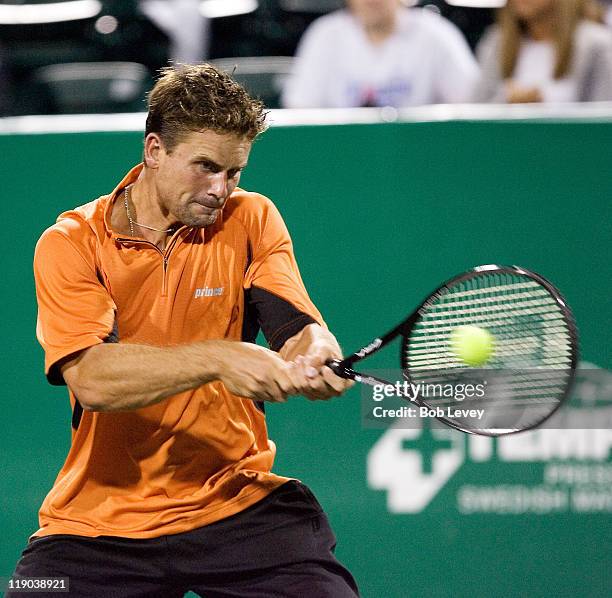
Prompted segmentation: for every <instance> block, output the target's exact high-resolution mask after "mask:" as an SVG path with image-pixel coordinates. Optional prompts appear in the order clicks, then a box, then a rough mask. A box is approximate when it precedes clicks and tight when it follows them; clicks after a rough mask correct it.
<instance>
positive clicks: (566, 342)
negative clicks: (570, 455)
mask: <svg viewBox="0 0 612 598" xmlns="http://www.w3.org/2000/svg"><path fill="white" fill-rule="evenodd" d="M420 316H421V317H420V319H419V321H418V322H417V323H416V324H415V326H414V327H413V329H412V331H411V333H410V335H409V337H408V338H407V339H406V341H405V345H404V367H405V372H406V374H407V375H408V377H409V378H410V380H411V382H414V383H421V384H422V385H427V384H432V385H435V384H437V385H439V386H440V387H443V386H445V385H449V384H451V385H454V386H455V387H457V385H461V384H463V385H466V384H468V385H469V384H472V385H474V384H478V381H480V382H481V383H482V381H483V379H485V378H486V384H487V387H486V391H485V393H484V396H479V397H466V398H464V399H461V400H457V398H456V397H450V398H449V397H446V396H436V394H435V393H433V395H434V396H428V397H424V398H422V400H423V402H424V403H426V404H427V405H430V406H432V407H445V408H446V407H453V408H459V409H463V410H464V411H462V413H465V412H467V411H468V410H470V409H472V408H478V407H480V408H482V407H485V409H486V416H485V417H484V418H482V417H481V416H479V419H478V421H474V420H472V419H470V418H472V416H467V415H466V416H460V417H459V419H457V420H456V421H457V422H458V423H460V425H462V426H463V427H465V428H467V429H470V428H471V429H498V428H508V429H519V428H524V427H528V426H529V425H530V424H531V423H532V422H537V421H541V420H542V419H545V418H546V416H547V415H548V414H549V413H550V412H551V411H552V410H554V408H555V406H556V405H557V404H558V403H559V402H560V401H561V400H562V398H563V396H564V392H565V389H566V386H567V382H568V380H569V376H570V371H571V364H572V359H573V358H574V353H575V348H574V344H573V337H572V333H571V331H570V328H569V326H568V322H567V315H566V313H565V312H564V310H563V309H562V307H561V306H560V305H559V302H558V301H557V299H556V298H555V297H554V296H553V295H552V294H551V293H550V292H549V291H548V289H546V288H545V287H543V286H542V285H540V284H539V283H538V282H536V281H534V280H532V279H531V278H530V277H528V276H526V275H522V274H519V273H514V272H490V273H489V272H486V273H483V272H481V273H477V274H475V275H474V276H473V277H471V278H468V279H467V280H462V281H460V282H458V283H455V284H452V285H450V286H447V287H446V288H445V290H444V292H442V293H440V294H439V295H438V296H437V297H436V298H435V299H433V300H431V301H429V302H428V303H427V304H426V305H425V307H424V308H423V309H422V310H421V312H420ZM466 325H471V326H478V327H480V328H484V329H486V330H488V331H489V333H490V334H491V335H492V337H493V339H494V344H493V353H492V355H491V356H490V358H489V359H488V360H487V361H486V363H485V364H483V366H482V367H483V369H475V368H473V367H470V366H469V365H468V364H466V363H465V362H464V361H462V360H461V359H460V358H459V356H457V355H456V354H455V352H454V350H453V346H452V344H451V340H450V338H451V333H452V331H453V330H454V329H456V328H457V327H459V326H466Z"/></svg>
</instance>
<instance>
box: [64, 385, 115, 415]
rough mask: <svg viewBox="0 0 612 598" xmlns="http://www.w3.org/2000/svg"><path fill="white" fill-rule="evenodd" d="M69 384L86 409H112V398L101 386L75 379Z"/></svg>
mask: <svg viewBox="0 0 612 598" xmlns="http://www.w3.org/2000/svg"><path fill="white" fill-rule="evenodd" d="M67 384H68V388H70V390H71V392H72V394H73V395H74V397H75V399H76V400H77V401H78V402H79V404H80V405H81V407H83V410H84V411H112V409H111V408H110V404H111V401H110V398H109V397H108V396H107V395H106V393H104V392H103V391H102V390H100V389H99V388H95V387H94V386H93V385H89V384H87V383H82V382H79V381H75V380H73V381H72V382H68V381H67Z"/></svg>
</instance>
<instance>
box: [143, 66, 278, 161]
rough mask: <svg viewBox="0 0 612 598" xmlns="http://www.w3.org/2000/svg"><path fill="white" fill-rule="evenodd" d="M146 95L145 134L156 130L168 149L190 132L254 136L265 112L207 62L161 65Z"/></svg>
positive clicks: (263, 122)
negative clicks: (207, 131)
mask: <svg viewBox="0 0 612 598" xmlns="http://www.w3.org/2000/svg"><path fill="white" fill-rule="evenodd" d="M160 74H161V76H160V78H159V79H158V80H157V82H156V83H155V85H154V86H153V89H152V90H151V91H150V92H149V96H148V109H149V112H148V115H147V123H146V127H145V138H146V136H147V135H148V134H149V133H157V134H158V135H159V136H160V137H161V140H162V142H163V143H164V145H165V146H166V149H167V150H168V151H172V149H173V148H174V147H175V146H176V145H177V144H178V143H180V141H181V140H182V139H183V138H184V137H185V136H186V135H188V134H189V133H190V132H192V131H202V130H211V131H215V132H216V133H230V134H234V135H237V136H240V137H246V138H247V139H249V140H250V141H252V140H254V139H255V137H257V136H258V135H259V134H260V133H262V132H263V131H265V129H266V127H267V125H266V110H265V107H264V105H263V103H262V102H260V101H259V100H256V99H254V98H252V97H251V96H250V95H249V94H248V93H247V91H246V90H245V89H244V87H242V86H241V85H240V84H238V83H236V81H234V80H233V79H232V78H231V77H230V75H228V74H227V73H226V72H224V71H221V70H219V69H217V68H215V67H214V66H212V65H210V64H196V65H187V64H181V65H177V66H176V67H166V68H163V69H161V71H160Z"/></svg>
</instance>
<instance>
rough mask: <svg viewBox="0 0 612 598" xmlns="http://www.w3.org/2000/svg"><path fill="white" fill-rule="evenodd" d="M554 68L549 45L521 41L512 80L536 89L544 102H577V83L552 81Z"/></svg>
mask: <svg viewBox="0 0 612 598" xmlns="http://www.w3.org/2000/svg"><path fill="white" fill-rule="evenodd" d="M554 68H555V48H554V47H553V45H552V44H551V43H549V42H537V41H533V40H523V42H522V43H521V50H520V52H519V55H518V59H517V61H516V67H515V68H514V74H513V76H512V80H513V81H514V82H515V83H518V84H520V85H521V86H524V87H537V88H538V89H539V90H540V93H541V94H542V100H543V101H544V102H547V103H551V104H554V103H557V102H577V101H578V81H577V80H576V79H575V78H574V77H563V78H561V79H553V71H554Z"/></svg>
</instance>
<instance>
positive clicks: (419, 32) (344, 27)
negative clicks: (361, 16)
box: [283, 8, 479, 108]
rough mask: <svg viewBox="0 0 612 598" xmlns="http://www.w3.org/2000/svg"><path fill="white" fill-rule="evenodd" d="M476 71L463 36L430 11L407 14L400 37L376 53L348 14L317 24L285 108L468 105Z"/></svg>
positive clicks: (301, 51)
mask: <svg viewBox="0 0 612 598" xmlns="http://www.w3.org/2000/svg"><path fill="white" fill-rule="evenodd" d="M478 74H479V71H478V65H477V62H476V59H475V58H474V56H473V54H472V52H471V50H470V48H469V46H468V45H467V42H466V41H465V39H464V37H463V35H462V33H461V32H460V31H459V29H457V27H455V26H454V25H453V24H452V23H451V22H450V21H447V20H446V19H444V18H442V17H440V16H439V15H436V14H435V13H433V12H431V11H429V10H424V9H418V8H413V9H401V10H400V12H399V15H398V21H397V26H396V30H395V32H394V33H393V34H392V35H391V36H390V37H388V38H387V39H386V40H385V41H384V42H382V43H381V44H379V45H373V44H372V43H371V42H370V41H369V40H368V38H367V37H366V33H365V31H364V29H363V27H362V26H361V24H360V23H359V21H358V20H357V19H356V18H355V17H354V16H353V15H352V13H350V12H349V11H348V10H340V11H336V12H334V13H331V14H329V15H326V16H324V17H321V18H319V19H317V20H316V21H315V22H314V23H312V25H311V26H310V27H309V28H308V29H307V30H306V32H305V33H304V36H303V37H302V39H301V40H300V44H299V47H298V50H297V53H296V59H295V64H294V71H293V74H292V76H291V77H289V79H288V81H287V84H286V87H285V90H284V94H283V103H284V105H285V106H286V107H287V108H334V107H335V108H345V107H355V106H364V105H376V106H395V107H397V108H399V107H403V106H414V105H421V104H434V103H454V102H464V101H467V100H468V98H469V97H470V94H471V91H472V87H473V85H474V83H475V81H476V80H477V78H478Z"/></svg>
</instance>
